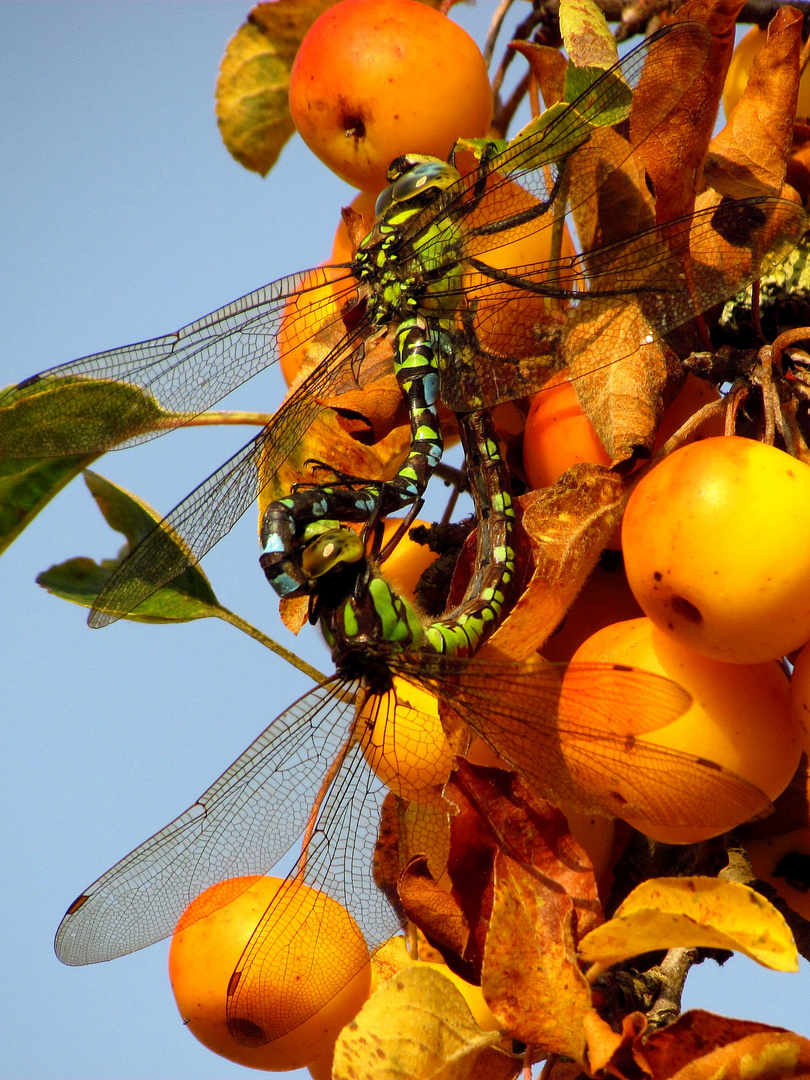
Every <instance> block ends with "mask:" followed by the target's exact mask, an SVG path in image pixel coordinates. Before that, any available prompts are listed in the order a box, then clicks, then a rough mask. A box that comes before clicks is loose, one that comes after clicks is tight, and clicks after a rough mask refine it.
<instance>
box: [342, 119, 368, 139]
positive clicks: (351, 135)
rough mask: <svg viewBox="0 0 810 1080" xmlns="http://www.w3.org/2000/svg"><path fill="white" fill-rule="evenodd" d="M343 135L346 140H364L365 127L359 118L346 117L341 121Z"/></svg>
mask: <svg viewBox="0 0 810 1080" xmlns="http://www.w3.org/2000/svg"><path fill="white" fill-rule="evenodd" d="M343 134H344V135H345V136H346V138H347V139H365V137H366V125H365V124H364V123H363V121H362V120H361V119H360V117H359V116H346V117H344V119H343Z"/></svg>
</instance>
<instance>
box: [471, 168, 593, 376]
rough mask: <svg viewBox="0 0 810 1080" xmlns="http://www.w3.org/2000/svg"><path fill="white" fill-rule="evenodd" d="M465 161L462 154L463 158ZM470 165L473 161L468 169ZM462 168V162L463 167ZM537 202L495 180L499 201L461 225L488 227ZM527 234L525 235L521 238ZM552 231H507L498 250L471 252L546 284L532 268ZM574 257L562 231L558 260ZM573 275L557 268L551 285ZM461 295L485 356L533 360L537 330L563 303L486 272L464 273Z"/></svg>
mask: <svg viewBox="0 0 810 1080" xmlns="http://www.w3.org/2000/svg"><path fill="white" fill-rule="evenodd" d="M463 161H464V162H466V156H465V158H464V159H463ZM473 165H474V163H471V165H470V167H471V168H472V167H473ZM462 167H463V164H462ZM536 205H537V199H536V198H535V197H534V196H533V195H531V194H530V193H529V192H528V191H526V189H525V188H522V187H521V186H520V185H519V184H515V183H513V182H511V181H510V182H509V183H508V184H506V185H504V184H503V181H502V179H500V178H499V180H498V190H497V197H496V198H493V199H487V197H486V196H484V198H483V199H482V200H481V203H480V205H479V206H478V207H477V208H476V209H475V210H473V211H472V213H471V214H470V215H469V217H468V218H467V220H466V222H465V228H467V229H469V230H470V231H471V232H473V231H474V230H475V229H476V228H481V227H483V226H486V225H489V224H491V223H492V222H493V221H494V220H498V218H500V217H502V216H503V215H504V214H506V213H509V214H518V213H520V212H523V211H531V210H532V209H533V208H534V207H535V206H536ZM522 233H525V234H524V235H521V234H522ZM551 244H552V228H551V225H550V224H549V225H547V226H546V227H545V228H543V227H542V225H540V226H539V227H535V228H533V229H531V230H529V231H528V232H526V231H525V226H524V227H523V228H515V229H511V230H507V231H505V232H503V233H500V234H499V235H498V246H497V247H494V248H492V249H491V250H486V249H484V250H482V251H481V252H480V253H479V252H475V251H473V253H474V254H475V257H476V258H478V259H479V260H480V261H481V262H484V263H487V265H489V266H493V267H495V269H496V270H508V271H514V272H515V273H517V274H521V273H524V274H528V275H529V276H530V277H531V280H532V281H534V282H535V283H538V284H539V283H548V275H547V274H546V273H543V272H540V271H536V272H532V268H533V267H534V266H536V265H537V264H543V263H545V262H547V261H548V260H549V259H550V258H551V254H552V252H551ZM573 254H574V245H573V242H572V240H571V235H570V233H569V232H568V229H567V228H565V229H564V230H563V233H562V238H561V242H560V250H559V253H558V256H559V257H560V258H563V259H568V258H570V257H571V256H572V255H573ZM572 282H573V274H572V272H571V270H570V269H565V268H558V269H557V277H556V280H555V282H554V284H556V285H557V286H558V287H559V288H561V289H570V288H572ZM464 292H465V295H466V296H467V299H468V301H469V302H470V304H471V305H472V306H474V307H475V308H476V317H475V323H474V326H475V333H476V336H477V338H478V341H479V343H480V345H481V347H482V349H484V350H485V351H486V352H491V353H494V354H495V355H496V356H504V357H529V356H536V355H537V352H538V328H540V327H542V326H544V325H545V324H548V323H553V322H559V321H561V320H562V319H563V318H564V316H563V313H562V312H563V308H564V306H565V303H566V301H564V300H560V299H554V298H550V297H547V296H542V295H540V294H538V293H533V292H531V291H530V290H527V289H521V288H519V287H518V286H515V285H508V284H506V283H504V282H495V281H493V280H492V279H491V278H489V277H487V275H486V274H482V273H479V272H477V271H468V272H467V273H466V274H465V275H464Z"/></svg>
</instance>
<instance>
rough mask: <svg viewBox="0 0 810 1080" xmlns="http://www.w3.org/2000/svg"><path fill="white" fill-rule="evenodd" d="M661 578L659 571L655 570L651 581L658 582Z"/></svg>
mask: <svg viewBox="0 0 810 1080" xmlns="http://www.w3.org/2000/svg"><path fill="white" fill-rule="evenodd" d="M663 576H664V575H663V574H662V573H661V571H660V570H656V571H655V573H654V574H653V581H660V580H661V578H662V577H663Z"/></svg>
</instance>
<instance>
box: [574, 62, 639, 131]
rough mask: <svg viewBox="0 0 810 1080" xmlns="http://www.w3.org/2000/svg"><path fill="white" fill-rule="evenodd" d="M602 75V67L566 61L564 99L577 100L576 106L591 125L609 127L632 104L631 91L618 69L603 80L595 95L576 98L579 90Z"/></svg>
mask: <svg viewBox="0 0 810 1080" xmlns="http://www.w3.org/2000/svg"><path fill="white" fill-rule="evenodd" d="M604 75H605V72H604V71H603V70H602V68H598V67H583V68H578V67H574V65H573V64H569V65H568V67H567V68H566V71H565V97H566V100H567V101H577V109H578V110H579V112H580V113H582V114H583V117H584V118H586V121H587V122H588V123H590V124H593V126H594V127H611V126H612V125H613V124H619V123H621V121H622V120H626V119H627V117H628V116H629V115H630V106H631V105H632V104H633V91H632V90H631V89H630V87H629V86H628V85H627V83H626V82H625V80H624V77H623V76H622V74H621V72H614V73H613V75H612V76H611V77H610V79H609V80H607V81H606V82H603V83H602V84H601V85H600V86H599V91H598V94H597V95H596V96H594V97H592V98H588V97H587V96H586V97H584V98H583V99H582V101H578V100H577V99H578V98H579V96H580V94H586V93H587V91H588V90H590V88H591V87H592V86H593V84H594V83H595V82H596V81H597V79H602V78H603V77H604Z"/></svg>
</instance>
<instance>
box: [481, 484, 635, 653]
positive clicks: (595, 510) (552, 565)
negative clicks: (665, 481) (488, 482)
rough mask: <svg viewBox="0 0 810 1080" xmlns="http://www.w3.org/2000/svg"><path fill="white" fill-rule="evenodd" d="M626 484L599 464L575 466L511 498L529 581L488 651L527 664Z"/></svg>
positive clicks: (573, 591) (595, 550)
mask: <svg viewBox="0 0 810 1080" xmlns="http://www.w3.org/2000/svg"><path fill="white" fill-rule="evenodd" d="M626 492H627V487H626V481H625V480H624V479H623V478H622V477H621V476H619V475H618V474H617V473H614V472H611V471H610V470H608V469H605V468H602V467H601V466H598V465H588V464H578V465H575V466H574V467H573V468H571V469H569V470H568V472H567V473H565V475H564V476H562V477H560V479H559V480H558V481H557V483H556V484H555V485H554V487H551V488H546V489H544V490H542V491H533V492H530V493H529V494H528V495H524V496H521V497H520V498H518V499H517V500H516V502H517V504H518V506H519V507H520V508H521V509H522V511H523V513H522V518H521V520H522V526H523V529H524V530H525V533H526V535H527V537H528V544H527V545H525V546H526V547H529V548H530V551H531V557H532V561H533V564H534V567H533V572H532V574H531V578H530V580H529V582H528V585H527V587H526V589H525V590H524V591H523V592H522V594H521V597H520V599H519V600H518V602H517V603H516V604H515V606H514V607H513V608H512V610H511V611H510V613H509V615H508V617H507V618H506V619H505V620H504V622H503V623H502V625H501V626H500V627H499V628H498V630H497V631H496V632H495V634H494V635H493V636H492V638H491V640H490V643H489V649H490V650H491V651H493V652H496V651H497V652H498V653H499V654H501V655H503V656H508V657H510V658H511V659H514V660H527V659H528V658H529V657H530V656H532V654H533V653H535V652H536V651H537V649H539V648H541V647H542V645H543V642H544V641H545V640H546V639H547V638H548V637H549V635H550V634H551V633H552V632H553V631H554V630H555V629H556V627H557V626H558V625H559V624H560V623H561V622H562V620H563V618H564V617H565V613H566V612H567V611H568V608H569V607H570V606H571V604H572V603H573V601H574V599H575V597H576V595H577V593H578V592H579V590H580V589H581V588H582V586H583V584H584V583H585V580H586V578H587V577H588V574H589V573H590V572H591V570H592V569H593V567H594V565H595V563H596V560H597V559H598V558H599V555H600V553H601V551H602V549H603V548H604V547H605V545H606V543H607V541H608V539H609V538H610V535H611V533H612V532H613V531H614V529H615V528H616V526H617V525H618V523H619V522H620V520H621V515H622V512H623V509H624V500H625V498H626Z"/></svg>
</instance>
